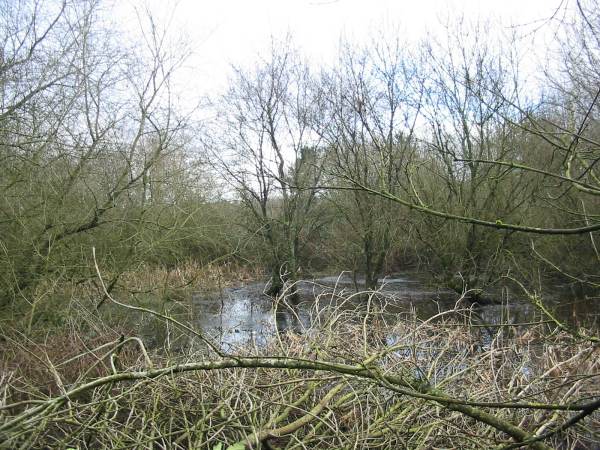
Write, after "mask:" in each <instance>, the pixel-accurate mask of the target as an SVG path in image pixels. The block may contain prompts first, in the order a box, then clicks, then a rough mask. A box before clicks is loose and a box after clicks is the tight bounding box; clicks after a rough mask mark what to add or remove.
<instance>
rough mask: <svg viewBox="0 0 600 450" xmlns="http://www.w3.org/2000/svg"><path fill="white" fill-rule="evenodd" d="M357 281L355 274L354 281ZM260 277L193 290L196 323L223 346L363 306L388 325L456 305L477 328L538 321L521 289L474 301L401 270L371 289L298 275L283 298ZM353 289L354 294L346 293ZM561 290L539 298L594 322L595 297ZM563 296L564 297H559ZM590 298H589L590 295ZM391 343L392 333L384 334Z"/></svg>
mask: <svg viewBox="0 0 600 450" xmlns="http://www.w3.org/2000/svg"><path fill="white" fill-rule="evenodd" d="M357 281H358V282H359V283H360V280H357ZM264 287H265V284H264V283H250V284H246V285H243V286H237V287H231V288H225V289H222V290H221V291H218V292H210V293H197V294H195V295H194V297H193V307H194V315H195V317H197V324H198V326H199V327H200V328H201V329H202V330H203V331H204V332H206V333H208V334H209V335H211V336H212V337H213V338H214V339H215V341H217V342H219V343H220V345H221V346H222V348H223V349H224V350H227V351H229V350H235V348H237V347H241V346H246V345H248V344H251V345H253V344H254V345H258V346H260V345H262V344H264V343H265V342H266V340H267V339H269V338H272V337H273V336H275V335H276V334H277V332H283V331H286V330H288V329H292V330H294V331H297V332H303V331H305V330H307V329H309V328H310V327H311V325H313V324H315V323H318V322H319V321H320V322H321V323H325V322H326V321H327V320H328V319H331V316H332V315H333V314H340V313H341V314H345V316H344V317H345V319H346V320H348V319H350V320H362V318H363V317H364V316H365V315H366V312H367V311H369V312H371V313H373V312H375V316H377V317H378V318H379V320H380V323H387V324H391V323H393V322H394V321H395V320H398V318H401V317H403V318H406V317H407V316H413V315H416V316H417V317H418V318H419V319H428V318H431V317H433V316H435V315H438V314H439V313H440V312H444V311H448V310H452V309H455V307H456V306H458V307H459V308H460V309H462V311H461V313H460V314H455V317H456V316H457V315H460V318H461V319H463V320H465V321H467V320H468V321H470V323H473V324H476V325H480V326H481V325H491V327H486V326H482V330H486V329H489V330H490V331H492V330H493V329H494V327H493V326H494V325H498V324H504V323H509V324H519V323H528V322H534V321H539V320H542V316H541V313H540V312H539V310H538V309H537V308H536V307H534V306H533V305H532V304H531V303H529V302H528V301H527V300H526V299H525V298H524V297H523V295H518V294H516V293H514V292H511V291H510V290H508V289H502V290H498V292H496V293H494V299H495V300H496V303H492V304H486V305H478V304H476V305H473V304H472V303H471V302H469V301H465V300H462V301H461V302H460V303H458V305H457V300H458V298H459V296H458V295H457V294H456V293H455V292H452V291H446V290H435V289H431V288H428V287H427V286H426V284H425V283H424V281H423V280H422V279H420V278H419V275H418V274H414V273H402V274H396V275H395V276H394V277H388V278H386V279H384V280H383V284H382V286H381V288H380V289H379V291H378V292H377V293H375V294H373V295H372V296H370V297H368V296H365V295H356V288H355V284H354V280H353V279H352V278H351V277H350V276H349V275H340V276H329V277H322V278H317V279H314V280H311V281H303V282H300V283H299V284H298V285H297V286H295V289H297V291H298V293H299V296H298V301H297V302H296V303H294V304H292V303H291V302H290V301H287V300H286V299H285V298H284V299H283V300H279V302H274V301H273V299H271V298H270V297H268V296H266V295H265V294H264V293H263V291H264ZM353 294H354V295H353ZM573 298H574V296H573V294H572V293H569V291H568V290H566V289H558V288H557V289H555V290H554V291H553V292H552V294H551V295H549V296H547V297H546V299H547V301H548V302H550V303H551V304H552V305H553V307H556V311H557V315H558V317H559V318H560V319H561V320H565V321H567V322H568V323H571V324H584V323H585V325H586V326H594V325H597V324H598V322H600V320H599V317H600V308H598V307H596V304H597V303H598V300H596V299H594V298H591V299H590V298H580V299H577V300H568V299H573ZM566 299H567V300H566ZM594 300H596V301H594ZM386 339H387V340H388V341H390V343H391V342H393V341H394V340H395V337H394V336H391V335H388V336H386Z"/></svg>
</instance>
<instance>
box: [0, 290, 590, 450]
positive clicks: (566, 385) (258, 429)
mask: <svg viewBox="0 0 600 450" xmlns="http://www.w3.org/2000/svg"><path fill="white" fill-rule="evenodd" d="M90 292H91V291H90ZM333 294H334V293H331V292H323V293H321V294H320V295H321V296H323V297H325V296H327V295H333ZM90 295H91V294H90ZM91 297H93V295H91ZM367 297H368V296H367ZM368 298H373V296H371V297H368ZM88 300H89V301H83V300H81V299H80V301H73V303H72V307H73V310H72V311H71V319H69V320H67V321H66V322H65V323H66V326H65V327H63V328H62V329H61V330H54V332H52V333H47V334H46V335H45V337H44V338H43V339H42V338H41V335H39V334H38V335H36V336H34V337H29V336H25V335H24V334H22V333H17V332H16V331H14V330H12V333H5V334H4V341H3V342H2V344H1V346H2V351H1V354H2V357H1V360H0V379H1V381H2V383H1V388H0V408H1V409H0V439H1V440H2V442H3V443H2V447H3V448H80V449H84V448H86V449H87V448H94V449H97V448H122V449H129V448H165V449H166V448H181V449H184V448H185V449H188V448H198V449H201V448H208V449H215V448H218V449H225V448H227V447H228V446H230V445H235V444H237V447H233V448H244V447H245V448H267V449H268V448H281V449H283V448H285V449H305V448H382V449H387V448H389V449H392V448H410V449H413V448H414V449H417V448H432V449H433V448H461V449H464V448H473V449H475V448H478V449H480V448H495V447H502V446H509V445H511V444H512V443H514V440H512V439H511V438H510V437H509V436H507V435H506V434H505V433H503V432H500V431H498V429H496V428H494V427H492V426H490V425H489V424H486V423H483V422H482V421H480V420H477V419H474V418H473V417H471V416H469V415H465V414H464V413H461V412H460V411H457V410H454V409H453V408H452V407H451V405H449V404H444V403H443V402H439V401H432V400H429V399H427V398H423V396H424V395H433V396H436V395H441V394H440V393H443V395H446V396H448V397H452V398H453V399H457V400H459V401H469V402H477V404H479V406H477V408H479V410H480V411H483V412H484V413H489V414H492V415H493V416H494V417H495V418H497V419H498V420H502V421H505V422H507V423H510V424H513V425H514V426H517V427H519V428H520V429H522V430H524V431H525V432H527V433H528V434H529V435H530V436H535V435H541V434H544V433H549V432H552V431H555V432H554V433H550V436H549V437H548V438H547V439H545V440H544V443H545V444H546V445H549V446H551V447H554V448H565V449H586V448H589V449H592V448H598V446H599V445H600V433H599V431H598V430H600V415H599V414H598V411H597V410H595V412H591V414H590V415H588V417H586V418H585V419H583V420H581V421H579V422H577V423H576V424H573V425H572V426H569V427H567V428H566V429H565V430H559V431H557V427H559V426H560V425H561V424H564V423H565V422H566V421H567V420H569V418H571V417H573V416H574V415H575V414H576V412H574V411H568V410H564V408H562V409H561V408H557V409H553V408H551V407H548V408H545V407H540V408H535V407H525V406H519V407H512V406H502V407H500V406H498V405H497V404H501V405H507V404H515V403H516V404H521V405H522V404H528V405H531V404H538V405H540V404H542V406H543V404H548V405H551V406H552V405H554V406H561V405H562V406H564V405H573V404H576V405H580V404H582V403H586V402H590V401H591V400H594V399H596V400H597V399H598V397H599V395H600V390H599V389H598V382H599V377H600V357H599V356H600V350H599V349H598V348H597V347H596V346H593V345H591V344H590V343H589V342H587V341H582V340H581V339H577V338H575V337H573V336H572V335H569V334H567V333H565V332H559V331H556V330H552V329H550V328H549V326H548V324H545V323H544V324H539V325H530V326H526V327H513V326H506V327H496V328H495V332H494V334H486V333H487V331H484V330H483V329H482V328H481V327H473V326H471V324H470V311H469V309H461V308H458V307H457V308H456V309H455V310H453V311H447V312H444V313H440V314H439V315H438V316H436V317H434V318H432V319H430V320H427V321H422V320H419V319H418V318H417V317H416V316H415V315H414V314H406V315H405V316H403V317H402V318H401V319H400V320H398V321H395V322H394V323H389V322H386V319H385V316H383V315H382V314H381V313H379V312H378V311H379V309H378V308H365V307H364V306H360V305H359V306H356V308H355V309H354V310H352V309H350V308H348V307H342V305H341V304H340V305H339V306H338V307H335V308H332V307H331V306H329V307H328V308H323V307H321V306H319V305H321V303H322V302H320V301H319V300H320V299H317V301H316V302H315V314H313V315H312V323H311V324H310V326H307V327H306V328H305V329H304V330H303V332H302V333H301V334H297V333H292V332H289V331H287V332H282V333H275V334H274V335H273V337H272V339H271V340H270V341H269V342H268V343H267V344H266V345H264V346H260V347H259V346H251V345H248V346H243V347H240V348H238V349H236V352H235V354H236V357H238V356H239V357H240V358H243V357H250V361H256V364H255V366H254V367H248V366H246V367H219V366H218V365H219V364H220V363H222V362H223V361H228V360H231V364H230V365H236V361H237V360H236V359H235V358H236V357H233V358H231V355H216V354H215V353H214V352H213V351H211V350H210V349H209V348H207V347H206V345H203V344H202V340H201V339H200V340H199V339H198V336H189V333H183V332H182V331H181V330H180V329H179V330H178V329H177V327H176V326H175V324H174V323H173V321H171V320H166V322H168V323H169V325H168V326H167V325H165V324H164V323H163V326H164V327H166V329H167V330H168V333H170V338H169V339H164V340H162V341H161V342H160V345H155V346H154V347H153V348H151V349H150V348H148V343H147V341H146V340H136V339H130V338H132V337H136V336H140V333H139V328H137V329H136V328H135V327H134V326H133V325H132V324H133V323H135V321H127V320H123V321H121V322H119V321H115V320H114V318H113V317H111V315H110V313H111V312H114V311H113V310H112V308H117V305H111V308H107V312H105V313H103V314H98V312H97V311H96V310H94V309H90V306H91V305H93V304H95V302H94V301H92V300H93V299H92V298H90V299H88ZM280 301H282V302H284V303H285V298H283V299H280ZM150 303H151V302H150V301H148V303H147V304H146V306H150ZM341 303H344V299H342V302H341ZM154 306H156V304H155V305H154ZM319 308H321V309H319ZM161 311H162V312H160V314H162V315H165V316H169V317H172V316H171V315H170V314H171V313H172V312H173V311H172V310H168V309H163V310H161ZM125 315H126V314H124V312H123V311H122V312H121V317H123V316H125ZM184 318H185V313H182V315H179V316H178V320H184ZM357 318H358V319H357ZM153 320H157V321H164V319H160V317H158V318H157V317H156V316H154V319H153ZM187 323H188V324H190V325H191V324H192V322H187ZM198 333H200V331H198ZM186 335H188V336H187V339H186V340H184V342H185V345H177V342H178V339H184V336H186ZM273 356H278V357H279V358H282V359H285V360H286V361H288V360H290V361H292V362H294V361H295V362H299V363H300V362H304V363H303V364H304V366H310V365H311V364H313V363H315V364H316V362H318V361H327V362H328V363H329V364H338V365H340V367H341V366H343V367H351V368H355V369H356V371H355V372H354V373H355V374H358V375H352V374H349V373H344V372H343V371H340V370H336V369H335V368H334V369H332V370H322V369H319V370H315V369H311V368H306V367H302V368H296V367H295V366H293V365H292V366H288V367H279V368H273V367H270V366H268V365H266V364H265V363H264V361H267V360H269V361H271V359H269V358H272V357H273ZM252 358H255V359H252ZM244 361H246V360H244ZM190 364H191V365H194V364H200V365H199V366H198V367H195V368H193V369H191V370H187V369H186V370H184V371H179V369H178V368H181V367H187V366H186V365H190ZM162 367H165V368H169V367H171V368H172V369H170V370H167V371H166V372H161V373H160V374H157V375H156V376H155V375H152V373H157V372H152V370H159V369H158V368H162ZM355 369H352V370H355ZM136 373H140V374H146V375H143V376H140V377H138V378H124V379H123V380H122V381H115V382H107V383H100V384H98V385H97V386H93V387H91V388H89V389H87V388H86V389H85V390H83V391H81V392H78V393H77V395H75V394H73V395H69V396H67V397H66V400H64V401H61V402H57V401H56V399H57V398H58V397H59V396H60V395H64V394H65V393H67V392H73V391H74V390H75V389H77V387H78V386H81V385H83V384H84V383H86V382H89V381H90V380H103V379H106V377H111V376H113V375H115V374H117V375H118V374H136ZM390 377H396V378H397V379H399V380H401V381H400V382H399V383H400V384H394V383H391V382H390V381H388V380H389V379H392V378H390ZM399 386H400V387H402V389H404V391H402V389H399ZM407 392H408V394H407ZM419 396H421V397H419ZM40 405H42V406H43V405H45V406H43V408H41V409H40V410H39V411H38V412H36V413H35V414H33V415H31V416H28V417H26V418H25V416H24V414H25V415H26V414H28V411H32V408H36V407H39V406H40ZM486 405H492V406H486ZM15 419H17V420H16V421H15ZM21 419H23V420H21ZM11 423H12V425H11Z"/></svg>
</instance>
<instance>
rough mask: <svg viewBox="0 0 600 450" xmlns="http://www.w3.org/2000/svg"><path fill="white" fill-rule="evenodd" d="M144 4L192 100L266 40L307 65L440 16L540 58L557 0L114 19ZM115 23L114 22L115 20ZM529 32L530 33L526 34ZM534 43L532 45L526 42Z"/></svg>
mask: <svg viewBox="0 0 600 450" xmlns="http://www.w3.org/2000/svg"><path fill="white" fill-rule="evenodd" d="M144 4H148V5H149V8H150V9H151V10H152V11H153V14H154V15H155V17H158V18H159V19H160V20H167V18H171V30H172V31H173V32H174V34H176V35H180V36H185V37H186V38H187V39H188V40H189V42H190V43H191V46H192V49H193V55H192V56H191V57H190V58H189V60H188V61H187V63H186V68H185V70H184V71H183V72H181V73H180V77H179V80H181V82H183V83H184V84H185V85H186V88H187V89H188V92H189V91H192V90H193V92H195V93H197V94H198V95H202V94H207V93H214V92H215V91H218V90H220V89H221V88H223V87H224V85H225V84H226V80H227V74H228V72H229V70H230V66H231V64H236V65H239V64H245V63H249V62H251V61H253V60H256V58H257V55H258V54H260V53H262V54H265V53H266V52H267V49H268V48H269V45H270V42H271V38H272V37H275V38H282V37H284V36H285V35H286V33H290V34H291V36H293V40H294V44H295V45H296V46H297V47H298V48H299V49H300V50H301V51H302V53H303V54H304V55H305V56H306V57H308V58H309V59H311V60H313V61H315V62H317V63H318V62H320V61H325V62H326V61H328V60H331V59H332V58H335V54H336V49H337V46H338V43H339V42H340V38H341V37H346V38H349V39H352V40H353V41H358V42H366V41H367V40H368V39H369V37H370V36H373V34H374V33H376V32H377V31H378V30H381V29H388V30H389V29H392V28H393V29H397V30H398V33H400V34H401V35H402V38H403V39H405V40H409V41H410V40H414V41H418V40H419V39H421V38H423V37H424V36H425V34H426V33H428V32H429V33H432V34H434V35H436V34H438V35H440V34H441V33H442V30H443V25H442V24H443V23H444V22H446V21H447V20H448V18H449V17H450V18H452V17H456V16H459V15H464V17H465V18H466V19H467V20H477V19H482V20H492V21H496V22H498V23H500V24H501V26H500V29H504V30H507V31H508V30H511V29H515V28H512V27H516V30H517V31H518V33H519V35H520V36H523V39H522V40H521V41H520V45H522V46H523V48H524V49H525V51H526V52H528V53H531V54H532V55H533V54H534V53H535V54H537V55H538V56H539V54H542V53H543V48H545V47H546V45H547V44H548V42H549V41H551V40H552V36H551V29H552V27H551V26H543V24H544V23H545V22H544V20H546V21H547V19H548V18H550V17H551V16H552V15H553V14H554V13H555V11H556V9H557V7H558V6H559V5H560V4H561V1H560V0H503V1H491V0H489V1H488V0H481V1H478V0H448V1H443V0H368V1H360V0H179V1H178V2H177V1H175V2H174V1H171V0H124V1H122V2H117V3H116V5H117V6H116V7H117V10H118V12H117V14H116V17H120V18H121V19H120V20H121V21H123V22H124V25H125V26H132V25H131V24H133V25H134V24H135V20H132V18H133V17H135V15H134V14H133V13H132V10H133V8H140V7H142V6H143V5H144ZM117 20H119V19H117ZM534 30H537V32H536V33H532V31H534ZM534 34H535V36H536V37H537V41H536V42H537V43H536V44H532V42H531V36H532V35H534Z"/></svg>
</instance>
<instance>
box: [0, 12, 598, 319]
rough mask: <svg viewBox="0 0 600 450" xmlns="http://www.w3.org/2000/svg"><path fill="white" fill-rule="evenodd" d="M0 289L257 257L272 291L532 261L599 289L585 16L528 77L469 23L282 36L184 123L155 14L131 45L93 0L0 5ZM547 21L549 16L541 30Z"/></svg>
mask: <svg viewBox="0 0 600 450" xmlns="http://www.w3.org/2000/svg"><path fill="white" fill-rule="evenodd" d="M0 14H1V17H0V20H1V21H2V26H1V27H0V29H1V32H2V36H1V37H0V38H1V39H2V43H3V52H2V58H1V60H0V82H1V83H0V95H1V101H2V105H1V113H0V134H1V136H2V138H1V142H0V165H1V170H0V188H1V189H2V197H1V198H0V212H1V220H0V243H1V249H0V250H1V251H0V265H1V270H0V277H1V280H0V281H1V283H0V284H1V286H2V287H1V291H0V301H1V304H2V305H3V307H5V308H6V307H10V308H16V310H21V309H23V308H24V309H23V310H25V311H27V310H29V309H30V307H33V308H35V305H36V303H37V302H39V301H40V300H42V299H44V298H45V297H47V296H48V295H52V294H51V292H52V286H56V285H57V284H60V283H61V282H63V281H71V282H81V281H85V280H86V279H89V278H93V276H94V271H93V264H92V262H91V248H92V247H96V249H97V254H98V255H99V258H100V261H99V262H100V265H101V266H102V267H103V268H106V270H108V271H109V275H110V283H109V286H110V287H111V288H112V287H114V286H119V277H120V276H121V275H122V274H123V273H124V272H127V271H135V270H136V269H137V268H139V267H141V266H142V265H144V264H150V265H155V266H164V267H171V268H172V267H176V266H177V265H179V264H182V263H183V262H184V261H190V260H192V261H196V262H198V263H200V264H205V263H207V262H210V261H213V260H215V259H219V260H220V261H222V260H224V259H229V260H233V261H237V262H238V263H239V264H242V265H248V266H252V267H256V266H260V267H262V268H264V270H265V273H267V274H269V275H270V277H271V292H272V293H276V292H278V291H279V289H281V287H282V284H283V283H284V282H285V281H294V280H296V279H298V278H300V277H303V276H307V275H310V274H311V273H313V272H315V271H333V270H336V271H337V270H350V271H352V272H353V273H355V274H360V275H361V276H362V275H364V280H365V281H364V283H365V285H366V287H368V288H375V287H376V286H377V283H378V279H379V278H380V277H381V276H382V275H383V274H384V273H386V272H389V271H393V270H398V269H402V268H405V267H409V266H419V267H420V268H421V269H423V270H427V271H430V272H432V274H433V275H435V276H436V277H437V279H438V280H439V281H441V282H442V283H444V284H446V285H448V286H451V287H454V288H456V289H459V290H460V289H463V288H465V287H468V288H471V287H481V286H482V285H484V284H486V283H487V282H489V281H491V280H493V279H495V277H497V276H498V275H501V274H503V273H507V272H509V271H517V272H519V273H520V275H521V277H523V278H526V277H527V276H528V275H530V274H532V273H534V272H535V271H536V270H538V269H540V270H542V271H544V272H547V273H554V274H555V275H556V274H558V275H560V276H563V277H567V278H570V279H578V280H582V281H585V282H591V283H592V284H595V285H597V283H598V271H597V268H598V263H599V262H600V255H599V253H598V249H597V247H596V242H595V239H597V231H596V230H597V229H598V228H599V227H600V221H599V215H598V211H599V210H600V204H599V199H600V195H599V194H600V180H599V174H598V166H597V162H598V160H599V159H600V146H599V143H598V135H599V134H600V128H599V127H598V122H597V116H598V112H599V111H600V109H599V108H600V107H599V105H598V96H599V95H598V94H599V93H600V88H599V87H598V80H597V70H596V68H597V58H598V54H599V50H600V45H599V43H598V39H597V36H598V28H599V27H600V20H599V18H598V16H597V12H595V11H594V10H593V9H591V8H585V7H584V6H582V7H581V8H580V9H578V10H577V11H576V14H575V15H574V16H573V17H574V19H573V22H572V23H569V22H567V21H566V20H565V21H564V22H563V23H561V24H560V25H559V27H560V29H561V30H562V31H564V33H563V34H562V35H564V36H567V37H566V38H565V39H564V42H561V54H560V56H559V58H557V59H556V60H554V61H552V64H551V65H550V67H552V70H550V69H548V70H547V72H546V73H544V74H543V75H542V74H540V76H537V77H536V78H535V80H533V79H526V78H525V77H524V76H522V75H521V71H520V67H519V65H520V61H521V59H519V58H520V55H518V53H517V48H518V46H517V42H516V41H515V40H514V38H512V39H504V38H499V37H498V38H494V39H496V40H493V39H492V38H491V36H499V34H498V33H493V32H492V31H491V30H490V29H489V28H488V27H486V26H484V25H476V26H472V27H470V28H469V27H468V26H466V25H465V24H460V26H457V27H455V28H452V27H450V28H449V31H448V35H447V39H446V40H444V41H443V42H436V41H435V40H433V39H431V40H429V41H427V42H424V43H422V44H418V45H417V44H410V45H409V44H407V43H405V42H403V41H401V40H400V39H399V38H398V37H396V36H387V37H381V38H379V39H375V40H374V41H373V43H372V44H371V45H367V46H358V45H351V44H350V43H347V44H345V45H344V46H342V48H341V50H340V55H339V59H338V61H337V62H336V63H335V64H332V65H330V66H326V67H314V66H311V65H310V64H309V63H307V62H306V61H305V60H304V59H303V58H302V57H301V55H300V54H299V53H298V52H297V51H295V50H294V49H293V46H292V44H291V43H290V42H289V40H288V41H285V42H282V43H280V44H274V45H273V49H272V52H271V53H270V54H269V55H266V56H265V57H264V58H263V59H260V60H258V61H257V62H256V65H255V66H254V67H237V68H235V69H234V71H233V75H232V77H231V79H230V87H229V89H228V90H227V92H225V93H224V94H223V95H218V93H215V95H213V97H212V99H211V102H210V106H206V108H207V109H210V111H211V113H212V114H210V116H211V117H213V119H211V120H205V121H204V122H203V123H202V126H201V127H198V126H197V124H195V122H194V121H193V120H192V119H193V115H190V114H183V113H182V108H181V107H180V106H179V105H178V104H177V103H176V102H175V101H174V99H175V96H174V95H173V93H172V87H171V77H172V75H173V73H174V71H175V70H176V69H177V68H178V67H179V66H180V65H181V64H182V61H184V59H185V56H186V50H185V47H183V46H173V45H172V42H171V41H170V40H169V39H168V37H167V36H168V34H167V32H166V31H165V30H162V29H161V28H160V26H158V25H157V24H156V21H154V20H153V19H152V18H151V17H146V18H144V17H143V16H140V17H141V19H140V28H141V37H142V38H143V39H141V40H140V42H142V43H141V44H132V45H131V46H126V45H124V44H123V42H126V41H124V40H123V39H120V38H119V36H118V35H117V34H115V33H109V32H108V29H107V28H108V26H107V24H106V23H105V22H106V21H105V19H104V18H105V17H106V15H105V14H104V13H103V11H102V5H101V4H100V3H98V2H95V1H90V2H73V3H71V2H64V3H50V4H48V5H44V6H42V4H41V3H37V2H27V1H23V2H5V3H3V7H2V10H1V11H0ZM548 26H555V25H552V24H549V25H548Z"/></svg>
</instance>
